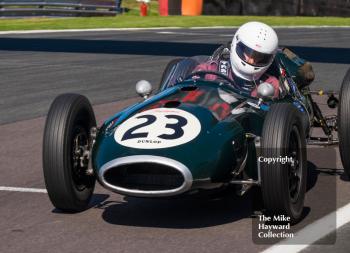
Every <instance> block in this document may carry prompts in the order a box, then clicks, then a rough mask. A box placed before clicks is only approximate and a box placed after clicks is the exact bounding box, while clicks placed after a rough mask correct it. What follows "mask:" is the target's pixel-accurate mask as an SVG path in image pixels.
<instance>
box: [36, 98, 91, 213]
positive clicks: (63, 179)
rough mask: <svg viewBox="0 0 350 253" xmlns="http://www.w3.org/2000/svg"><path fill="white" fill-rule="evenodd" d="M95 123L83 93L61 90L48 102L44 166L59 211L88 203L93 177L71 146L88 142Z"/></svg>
mask: <svg viewBox="0 0 350 253" xmlns="http://www.w3.org/2000/svg"><path fill="white" fill-rule="evenodd" d="M94 126H96V120H95V115H94V112H93V109H92V107H91V104H90V102H89V101H88V99H87V98H85V97H84V96H81V95H78V94H63V95H60V96H58V97H57V98H56V99H55V100H54V101H53V103H52V104H51V107H50V110H49V113H48V115H47V118H46V124H45V130H44V139H43V170H44V178H45V185H46V189H47V191H48V195H49V198H50V200H51V202H52V204H53V205H54V206H55V207H56V208H58V209H60V210H62V211H65V212H79V211H82V210H84V209H86V208H87V207H88V204H89V201H90V198H91V196H92V193H93V190H94V187H95V181H96V180H95V177H94V176H88V175H87V174H86V170H87V165H86V166H81V165H80V163H79V162H77V161H78V160H77V156H76V154H75V152H74V150H76V147H78V146H84V145H89V143H90V140H89V133H90V129H91V128H92V127H94Z"/></svg>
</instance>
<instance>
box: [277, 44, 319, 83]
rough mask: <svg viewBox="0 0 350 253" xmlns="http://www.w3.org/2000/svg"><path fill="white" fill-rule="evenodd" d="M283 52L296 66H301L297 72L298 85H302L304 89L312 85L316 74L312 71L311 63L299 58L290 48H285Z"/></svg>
mask: <svg viewBox="0 0 350 253" xmlns="http://www.w3.org/2000/svg"><path fill="white" fill-rule="evenodd" d="M282 52H283V54H285V55H286V56H287V57H288V58H289V59H290V60H291V61H293V62H294V63H295V64H297V65H298V66H299V67H298V71H297V80H298V83H300V84H301V85H302V86H303V87H305V86H308V85H310V84H311V83H312V81H313V80H314V79H315V73H314V71H313V69H312V65H311V63H310V62H308V61H305V60H304V59H301V58H300V57H299V56H297V55H296V54H295V53H293V52H292V51H291V50H289V49H288V48H283V50H282Z"/></svg>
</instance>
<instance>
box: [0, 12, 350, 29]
mask: <svg viewBox="0 0 350 253" xmlns="http://www.w3.org/2000/svg"><path fill="white" fill-rule="evenodd" d="M252 20H255V21H262V22H265V23H267V24H269V25H273V26H305V25H315V26H325V25H326V26H350V18H338V17H263V16H197V17H185V16H169V17H160V16H148V17H139V16H133V15H119V16H116V17H91V18H24V19H0V30H1V31H8V30H41V29H88V28H124V27H125V28H132V27H136V28H147V27H184V28H186V27H204V26H239V25H241V24H243V23H245V22H247V21H252Z"/></svg>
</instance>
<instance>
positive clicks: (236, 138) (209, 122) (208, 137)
mask: <svg viewBox="0 0 350 253" xmlns="http://www.w3.org/2000/svg"><path fill="white" fill-rule="evenodd" d="M220 94H229V95H230V96H231V97H233V98H234V101H233V102H232V101H230V102H227V101H225V100H223V98H222V96H221V95H220ZM305 99H306V98H305V97H304V96H303V95H301V94H299V93H295V94H294V93H293V92H291V94H286V95H285V96H284V97H283V98H282V99H279V100H276V101H266V102H262V101H259V100H258V99H257V98H253V97H250V96H249V94H245V93H244V92H243V91H240V90H237V89H236V88H234V87H232V86H231V85H229V84H227V83H225V82H221V83H220V82H213V81H205V80H202V79H198V80H193V79H191V80H186V81H183V82H180V83H178V84H177V85H175V86H173V87H169V88H167V89H165V90H164V91H161V92H160V93H158V94H156V95H155V96H153V97H150V98H149V99H146V100H145V101H143V102H140V103H138V104H135V105H133V106H131V107H129V108H126V109H125V110H123V111H121V112H119V113H117V114H116V115H114V116H113V117H111V118H110V119H108V120H107V121H106V122H104V124H103V125H102V126H101V128H100V129H99V132H98V135H97V138H96V141H95V144H94V147H93V150H92V166H93V169H94V171H95V173H96V175H98V174H99V170H100V169H101V167H102V166H103V165H104V164H106V163H108V162H109V161H112V160H113V159H116V158H121V157H126V156H133V155H152V156H160V157H166V158H171V159H173V160H176V161H179V162H180V163H182V164H183V165H185V166H186V167H187V168H188V169H189V170H190V172H191V174H192V177H193V182H194V183H195V182H196V181H201V180H209V181H210V182H211V183H215V182H227V181H228V180H230V179H232V175H233V174H232V172H234V171H237V170H238V169H239V166H240V165H241V163H242V161H243V160H244V158H245V156H246V154H247V151H248V149H253V151H254V152H250V156H249V157H248V160H250V161H248V166H247V167H248V169H247V168H246V173H247V174H248V175H249V176H250V177H252V178H256V177H257V171H256V167H255V166H254V164H255V163H254V162H251V161H252V160H253V161H254V159H253V158H254V157H251V154H254V153H255V147H254V145H253V146H252V143H251V142H250V141H249V138H248V135H251V136H260V135H261V131H262V127H263V124H264V118H265V115H266V113H267V112H268V110H269V107H270V106H271V104H273V103H292V104H294V105H295V106H296V107H297V108H299V109H300V111H301V112H302V113H303V114H304V115H305V117H304V118H305V125H307V124H308V116H307V114H308V111H309V109H308V106H305V104H307V101H305ZM174 102H176V103H174ZM247 102H249V103H247ZM242 104H245V107H244V108H245V109H244V110H245V111H244V113H237V114H236V113H234V111H235V110H237V109H239V108H240V107H242ZM169 105H170V107H171V106H176V108H177V109H181V110H184V111H186V112H189V113H191V114H192V115H194V116H195V117H196V118H197V119H198V120H199V121H200V124H201V131H200V133H199V135H198V136H197V137H196V138H195V139H193V140H191V141H189V142H187V143H184V144H181V145H178V146H175V147H169V148H160V149H140V148H130V147H126V146H122V145H120V144H118V143H117V142H116V140H115V138H114V133H115V130H116V129H117V128H118V127H119V126H120V125H122V124H123V122H124V121H125V120H127V119H128V118H130V117H131V116H133V115H135V114H137V113H140V112H144V111H146V110H149V109H154V108H162V107H169ZM246 105H248V106H246ZM253 156H254V155H253Z"/></svg>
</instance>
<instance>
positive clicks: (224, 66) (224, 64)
mask: <svg viewBox="0 0 350 253" xmlns="http://www.w3.org/2000/svg"><path fill="white" fill-rule="evenodd" d="M229 68H230V65H229V62H228V61H220V62H219V71H220V73H221V74H224V75H225V76H228V70H229Z"/></svg>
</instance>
